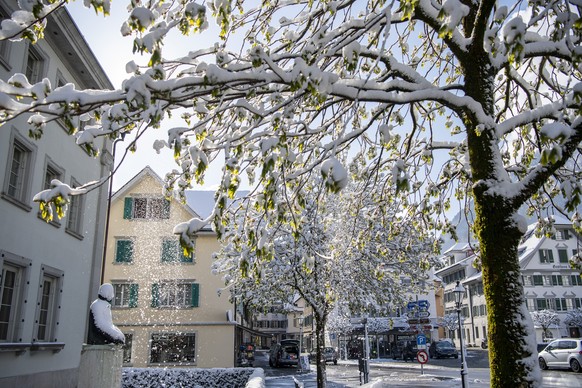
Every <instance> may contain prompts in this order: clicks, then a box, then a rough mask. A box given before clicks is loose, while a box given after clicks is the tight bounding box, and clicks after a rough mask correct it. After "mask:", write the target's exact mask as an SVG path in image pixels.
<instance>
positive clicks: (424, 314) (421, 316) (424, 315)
mask: <svg viewBox="0 0 582 388" xmlns="http://www.w3.org/2000/svg"><path fill="white" fill-rule="evenodd" d="M418 316H419V317H420V318H427V317H429V316H430V311H420V312H419V313H418Z"/></svg>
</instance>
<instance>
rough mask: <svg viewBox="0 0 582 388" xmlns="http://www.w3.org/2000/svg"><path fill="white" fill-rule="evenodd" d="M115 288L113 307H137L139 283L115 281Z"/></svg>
mask: <svg viewBox="0 0 582 388" xmlns="http://www.w3.org/2000/svg"><path fill="white" fill-rule="evenodd" d="M113 289H114V291H115V297H114V299H113V303H112V307H114V308H123V307H126V308H131V307H137V298H138V293H139V285H138V284H136V283H114V284H113Z"/></svg>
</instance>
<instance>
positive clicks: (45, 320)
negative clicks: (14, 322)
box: [34, 266, 63, 342]
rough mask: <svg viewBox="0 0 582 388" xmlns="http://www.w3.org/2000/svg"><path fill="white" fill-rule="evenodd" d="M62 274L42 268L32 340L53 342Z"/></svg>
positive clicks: (49, 268)
mask: <svg viewBox="0 0 582 388" xmlns="http://www.w3.org/2000/svg"><path fill="white" fill-rule="evenodd" d="M62 278H63V272H62V271H60V270H57V269H55V268H51V267H48V266H43V267H42V271H41V278H40V284H39V296H38V303H37V310H36V319H35V328H34V334H35V335H34V340H35V341H39V342H55V341H56V340H57V338H56V328H57V325H58V319H59V317H58V312H59V310H60V306H59V305H60V296H61V290H62Z"/></svg>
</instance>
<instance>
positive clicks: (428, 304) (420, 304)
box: [417, 300, 430, 309]
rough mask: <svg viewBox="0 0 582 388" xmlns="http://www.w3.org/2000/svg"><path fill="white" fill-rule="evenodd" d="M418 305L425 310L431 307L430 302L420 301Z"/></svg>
mask: <svg viewBox="0 0 582 388" xmlns="http://www.w3.org/2000/svg"><path fill="white" fill-rule="evenodd" d="M417 304H418V307H420V308H424V309H427V308H429V307H430V303H428V300H419V301H418V302H417Z"/></svg>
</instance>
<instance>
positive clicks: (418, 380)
mask: <svg viewBox="0 0 582 388" xmlns="http://www.w3.org/2000/svg"><path fill="white" fill-rule="evenodd" d="M487 356H488V353H487V351H486V350H482V349H474V350H473V349H470V350H469V351H468V353H467V367H468V368H467V369H468V373H467V382H468V384H469V386H470V387H471V388H486V387H489V381H490V379H489V361H488V357H487ZM267 357H268V353H261V352H257V355H256V362H255V365H254V366H255V367H260V368H263V369H264V371H265V377H266V380H267V387H291V386H293V379H294V378H295V379H296V380H298V381H300V382H301V383H302V384H303V385H304V387H305V388H311V387H316V382H315V368H314V365H311V371H310V372H303V373H301V371H299V370H298V369H297V368H295V367H284V368H271V367H269V365H268V358H267ZM382 361H383V362H375V361H374V360H372V361H371V364H370V376H369V381H370V382H372V381H376V380H378V379H381V380H383V381H384V382H385V385H386V386H389V387H395V388H396V387H411V386H414V387H418V388H423V387H427V388H428V387H432V388H437V387H447V388H454V387H461V379H460V367H461V359H460V358H459V359H438V360H437V359H430V360H429V361H428V363H427V364H425V365H424V366H423V367H422V370H421V366H420V364H419V363H418V362H416V361H414V362H410V361H409V362H404V361H400V360H398V361H396V360H394V361H393V360H382ZM326 369H327V380H328V387H329V388H347V387H360V374H359V371H358V366H357V362H356V361H355V360H348V361H339V363H338V365H333V364H327V368H326ZM542 377H543V380H542V382H543V387H544V388H546V387H547V388H552V387H560V388H580V387H582V373H574V372H572V371H570V370H546V371H542Z"/></svg>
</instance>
